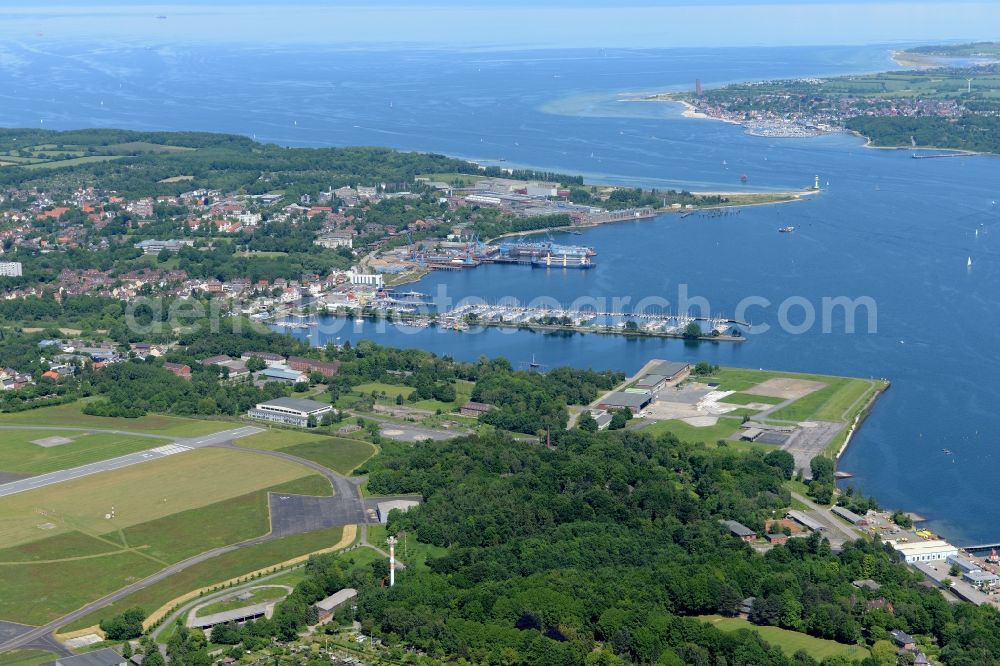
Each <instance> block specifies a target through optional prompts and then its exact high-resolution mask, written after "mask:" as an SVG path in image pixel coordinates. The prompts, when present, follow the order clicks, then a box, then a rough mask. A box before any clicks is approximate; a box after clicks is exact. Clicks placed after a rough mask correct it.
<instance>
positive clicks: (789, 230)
mask: <svg viewBox="0 0 1000 666" xmlns="http://www.w3.org/2000/svg"><path fill="white" fill-rule="evenodd" d="M793 231H795V227H781V228H780V229H778V233H781V234H790V233H792V232H793Z"/></svg>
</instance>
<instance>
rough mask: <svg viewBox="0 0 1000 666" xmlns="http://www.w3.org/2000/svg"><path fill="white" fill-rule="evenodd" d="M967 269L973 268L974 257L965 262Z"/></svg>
mask: <svg viewBox="0 0 1000 666" xmlns="http://www.w3.org/2000/svg"><path fill="white" fill-rule="evenodd" d="M965 266H966V268H972V257H969V258H968V260H966V262H965Z"/></svg>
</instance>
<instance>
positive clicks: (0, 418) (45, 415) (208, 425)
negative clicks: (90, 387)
mask: <svg viewBox="0 0 1000 666" xmlns="http://www.w3.org/2000/svg"><path fill="white" fill-rule="evenodd" d="M84 404H85V403H84V402H82V401H81V402H74V403H70V404H68V405H57V406H55V407H43V408H41V409H29V410H28V411H25V412H10V413H3V414H0V425H16V424H20V425H31V426H69V427H74V428H102V429H105V430H130V431H134V432H148V433H150V434H154V435H167V436H170V437H194V436H196V435H207V434H209V433H213V432H221V431H223V430H230V429H232V428H238V427H240V425H241V424H239V423H234V422H231V421H199V420H197V419H188V418H184V417H181V416H164V415H160V414H148V415H146V416H142V417H139V418H137V419H121V418H112V417H107V416H90V415H89V414H84V413H83V411H82V408H83V405H84ZM0 437H2V433H0ZM153 446H156V444H155V443H154V444H153Z"/></svg>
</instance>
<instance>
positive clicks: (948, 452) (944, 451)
mask: <svg viewBox="0 0 1000 666" xmlns="http://www.w3.org/2000/svg"><path fill="white" fill-rule="evenodd" d="M941 453H943V454H945V455H946V456H950V455H951V449H941Z"/></svg>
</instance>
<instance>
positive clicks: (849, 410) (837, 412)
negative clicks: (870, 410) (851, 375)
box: [770, 377, 878, 422]
mask: <svg viewBox="0 0 1000 666" xmlns="http://www.w3.org/2000/svg"><path fill="white" fill-rule="evenodd" d="M876 390H878V385H877V384H876V383H875V382H873V381H868V380H865V379H848V378H846V377H838V378H834V379H830V380H828V383H827V386H826V387H824V388H822V389H820V390H818V391H816V392H815V393H810V394H809V395H807V396H804V397H802V398H799V399H798V400H796V401H795V402H793V403H792V404H790V405H788V406H787V407H783V408H782V409H779V410H778V411H776V412H772V413H771V416H770V418H772V419H776V420H783V421H812V420H817V421H843V422H847V421H850V420H852V419H853V418H854V415H855V414H856V413H857V412H858V410H860V409H861V408H862V407H863V406H864V404H865V403H866V402H867V398H868V397H871V395H872V394H873V393H874V392H875V391H876Z"/></svg>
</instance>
